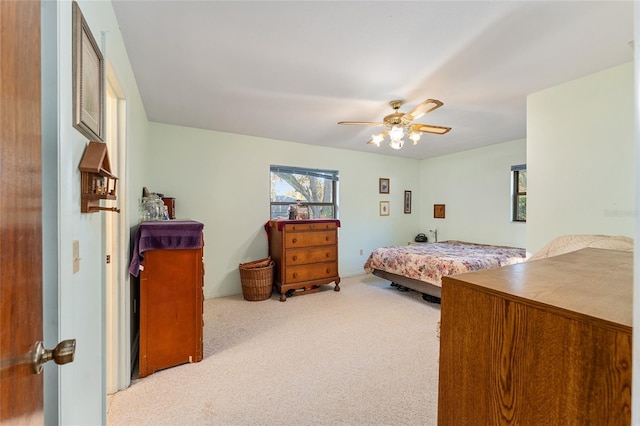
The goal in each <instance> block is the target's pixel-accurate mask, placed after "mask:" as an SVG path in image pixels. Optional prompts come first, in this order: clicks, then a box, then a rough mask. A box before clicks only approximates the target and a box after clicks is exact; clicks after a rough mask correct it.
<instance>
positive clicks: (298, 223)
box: [267, 220, 340, 302]
mask: <svg viewBox="0 0 640 426" xmlns="http://www.w3.org/2000/svg"><path fill="white" fill-rule="evenodd" d="M339 226H340V222H339V221H338V220H278V221H270V222H269V223H268V224H267V231H268V233H269V255H270V256H271V258H272V259H273V261H274V262H275V274H274V281H275V286H276V290H278V292H279V293H280V300H281V301H283V302H284V301H286V300H287V297H288V296H292V295H296V294H306V293H313V292H316V291H318V290H319V288H320V286H321V285H322V284H329V283H331V282H335V284H336V285H335V288H334V290H335V291H340V286H339V283H340V276H339V275H338V227H339Z"/></svg>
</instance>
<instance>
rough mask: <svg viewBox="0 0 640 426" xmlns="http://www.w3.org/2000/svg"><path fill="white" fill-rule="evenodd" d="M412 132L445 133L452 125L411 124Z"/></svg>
mask: <svg viewBox="0 0 640 426" xmlns="http://www.w3.org/2000/svg"><path fill="white" fill-rule="evenodd" d="M409 129H410V130H411V131H412V132H425V133H435V134H436V135H444V134H445V133H447V132H448V131H449V130H451V127H443V126H432V125H430V124H412V125H410V126H409Z"/></svg>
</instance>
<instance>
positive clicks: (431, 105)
mask: <svg viewBox="0 0 640 426" xmlns="http://www.w3.org/2000/svg"><path fill="white" fill-rule="evenodd" d="M442 105H443V104H442V102H440V101H438V100H436V99H427V100H426V101H424V102H422V103H421V104H419V105H418V106H416V107H415V108H414V109H412V110H411V111H409V112H408V113H406V114H405V115H404V117H402V121H403V122H404V123H405V124H407V123H409V122H410V121H413V120H415V119H417V118H420V117H422V116H423V115H425V114H426V113H428V112H431V111H433V110H434V109H436V108H440V107H441V106H442Z"/></svg>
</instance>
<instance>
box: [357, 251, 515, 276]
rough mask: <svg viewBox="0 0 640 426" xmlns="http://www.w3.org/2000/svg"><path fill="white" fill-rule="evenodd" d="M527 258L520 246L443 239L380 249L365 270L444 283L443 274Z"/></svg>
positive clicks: (475, 269) (373, 254)
mask: <svg viewBox="0 0 640 426" xmlns="http://www.w3.org/2000/svg"><path fill="white" fill-rule="evenodd" d="M525 257H526V250H525V249H521V248H516V247H502V246H491V245H486V244H475V243H467V242H463V241H443V242H439V243H431V244H416V245H408V246H393V247H381V248H377V249H375V250H374V251H373V252H372V253H371V255H370V256H369V259H367V261H366V262H365V264H364V270H365V272H367V273H371V272H372V271H373V270H374V269H379V270H382V271H386V272H389V273H392V274H397V275H402V276H405V277H408V278H413V279H416V280H419V281H425V282H428V283H431V284H433V285H437V286H441V285H442V277H443V276H446V275H455V274H460V273H463V272H470V271H477V270H480V269H491V268H497V267H499V266H506V265H513V264H514V263H521V262H524V260H525Z"/></svg>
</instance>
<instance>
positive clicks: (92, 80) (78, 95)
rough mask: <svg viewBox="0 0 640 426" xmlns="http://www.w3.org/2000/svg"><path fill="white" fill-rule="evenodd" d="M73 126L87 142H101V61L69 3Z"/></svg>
mask: <svg viewBox="0 0 640 426" xmlns="http://www.w3.org/2000/svg"><path fill="white" fill-rule="evenodd" d="M72 33H73V35H72V38H73V70H72V72H73V127H75V128H76V129H77V130H78V131H79V132H80V133H82V134H83V135H85V136H86V137H87V138H89V140H91V141H99V142H104V108H103V106H104V58H103V57H102V53H101V52H100V48H99V47H98V43H96V40H95V39H94V38H93V34H91V30H90V29H89V26H88V25H87V21H85V19H84V16H82V11H81V10H80V6H78V3H76V2H75V1H74V2H73V31H72Z"/></svg>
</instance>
